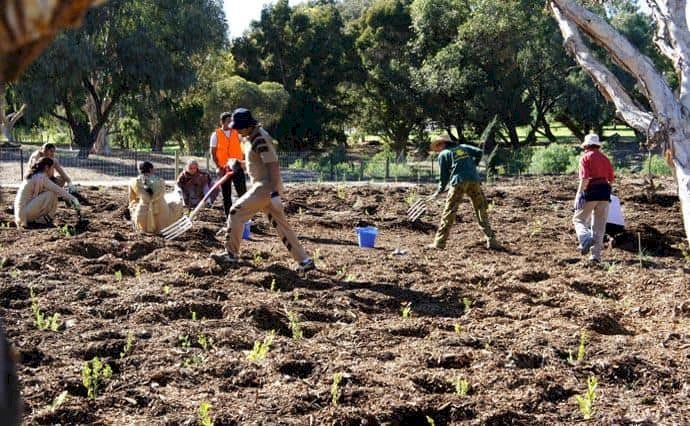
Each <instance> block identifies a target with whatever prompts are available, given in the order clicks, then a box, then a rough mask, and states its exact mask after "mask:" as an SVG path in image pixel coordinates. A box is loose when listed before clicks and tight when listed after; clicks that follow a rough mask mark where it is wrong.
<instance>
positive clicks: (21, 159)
mask: <svg viewBox="0 0 690 426" xmlns="http://www.w3.org/2000/svg"><path fill="white" fill-rule="evenodd" d="M22 180H24V151H22V149H21V148H19V181H20V182H21V181H22Z"/></svg>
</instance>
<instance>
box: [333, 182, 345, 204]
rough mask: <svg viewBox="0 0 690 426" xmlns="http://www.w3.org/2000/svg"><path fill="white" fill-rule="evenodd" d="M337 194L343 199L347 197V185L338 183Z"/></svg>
mask: <svg viewBox="0 0 690 426" xmlns="http://www.w3.org/2000/svg"><path fill="white" fill-rule="evenodd" d="M335 196H336V197H338V198H339V199H341V200H344V199H345V198H347V192H345V187H344V186H341V185H338V187H337V188H336V189H335Z"/></svg>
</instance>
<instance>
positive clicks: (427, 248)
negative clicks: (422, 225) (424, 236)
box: [424, 243, 445, 250]
mask: <svg viewBox="0 0 690 426" xmlns="http://www.w3.org/2000/svg"><path fill="white" fill-rule="evenodd" d="M444 248H445V247H439V246H437V245H436V244H435V243H431V244H427V245H425V246H424V250H443V249H444Z"/></svg>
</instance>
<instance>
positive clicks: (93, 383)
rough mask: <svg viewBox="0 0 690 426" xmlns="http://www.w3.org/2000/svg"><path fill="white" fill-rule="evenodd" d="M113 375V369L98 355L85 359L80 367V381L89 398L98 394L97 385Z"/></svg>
mask: <svg viewBox="0 0 690 426" xmlns="http://www.w3.org/2000/svg"><path fill="white" fill-rule="evenodd" d="M112 375H113V370H112V369H111V368H110V366H109V365H108V364H104V363H102V362H101V360H100V359H99V358H98V357H94V358H93V359H92V360H91V361H86V362H85V363H84V365H83V366H82V367H81V381H82V383H83V385H84V387H85V388H86V390H87V391H88V396H89V398H91V399H96V397H97V396H98V390H99V387H100V386H101V385H102V384H103V383H104V382H105V381H106V380H108V379H110V377H111V376H112Z"/></svg>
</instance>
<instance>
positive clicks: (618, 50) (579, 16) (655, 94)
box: [550, 0, 681, 131]
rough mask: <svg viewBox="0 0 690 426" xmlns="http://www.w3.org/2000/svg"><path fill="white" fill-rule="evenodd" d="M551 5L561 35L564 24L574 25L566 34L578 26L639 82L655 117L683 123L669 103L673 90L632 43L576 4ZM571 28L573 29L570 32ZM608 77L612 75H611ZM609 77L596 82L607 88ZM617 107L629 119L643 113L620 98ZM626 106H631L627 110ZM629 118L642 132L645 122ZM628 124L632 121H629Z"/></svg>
mask: <svg viewBox="0 0 690 426" xmlns="http://www.w3.org/2000/svg"><path fill="white" fill-rule="evenodd" d="M550 4H551V9H552V10H553V11H554V14H556V15H557V16H559V18H557V20H558V21H559V25H561V32H563V28H564V25H563V24H570V25H566V26H565V28H566V32H570V33H573V32H574V31H575V32H576V29H575V28H574V26H572V25H573V24H574V25H576V26H577V28H579V29H580V30H581V31H582V32H584V33H585V34H587V35H588V36H589V37H590V38H591V39H592V40H593V41H594V42H595V43H597V44H598V45H600V46H601V47H603V48H604V49H605V50H606V51H607V52H608V53H609V55H610V56H611V58H612V59H613V60H614V61H615V62H616V63H617V64H618V65H619V66H621V67H622V68H623V69H624V70H626V71H627V72H628V73H629V74H630V75H631V76H632V77H634V78H635V79H636V80H637V82H638V84H639V86H640V88H641V90H642V91H643V93H644V94H645V96H646V97H647V99H649V101H650V104H651V106H652V110H653V112H654V115H655V116H657V117H659V118H664V120H673V121H677V122H679V121H680V117H681V113H680V108H678V105H677V104H675V102H669V100H673V99H675V97H674V96H673V92H672V91H671V88H670V87H669V85H668V83H667V82H666V80H665V79H664V78H663V76H662V75H661V74H660V73H659V72H658V71H657V70H656V68H655V67H654V64H653V63H652V61H651V60H650V59H649V58H648V57H647V56H645V55H643V54H642V53H641V52H640V51H639V50H638V49H637V48H635V47H634V46H633V45H632V44H631V43H630V41H628V39H626V38H625V37H624V36H622V35H621V34H620V33H619V32H618V31H616V30H615V29H614V28H613V27H611V25H609V24H608V23H607V22H606V21H604V20H603V19H602V18H601V17H600V16H598V15H596V14H594V13H592V12H591V11H589V10H587V9H585V8H584V7H582V6H580V5H579V4H576V3H575V2H574V1H573V0H550ZM571 26H572V28H568V27H571ZM580 41H581V40H580ZM582 47H585V46H584V43H582ZM585 48H586V47H585ZM588 56H591V55H588ZM599 65H600V67H599V68H600V69H602V70H603V69H605V68H604V67H603V66H601V64H599ZM608 75H612V74H611V73H610V72H608ZM608 75H607V78H602V79H601V80H600V79H596V80H595V81H598V82H600V83H605V84H606V83H608V81H607V80H608ZM601 77H603V76H601ZM626 97H627V98H628V99H630V97H629V96H627V95H626ZM612 100H614V99H612ZM614 103H616V107H617V108H620V107H625V109H620V112H621V113H622V114H626V115H627V114H630V113H631V112H634V110H639V109H638V108H633V109H631V107H632V104H629V103H628V102H626V101H622V98H619V100H618V102H616V101H615V100H614ZM624 104H627V106H625V105H624ZM647 116H649V114H647ZM629 118H630V119H634V124H633V123H630V124H631V126H633V127H635V128H638V126H639V125H640V124H641V122H642V121H644V120H642V121H641V119H643V117H642V116H641V115H639V114H637V113H633V115H632V116H629ZM625 120H626V121H628V119H627V118H626V119H625ZM645 131H646V130H645Z"/></svg>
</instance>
